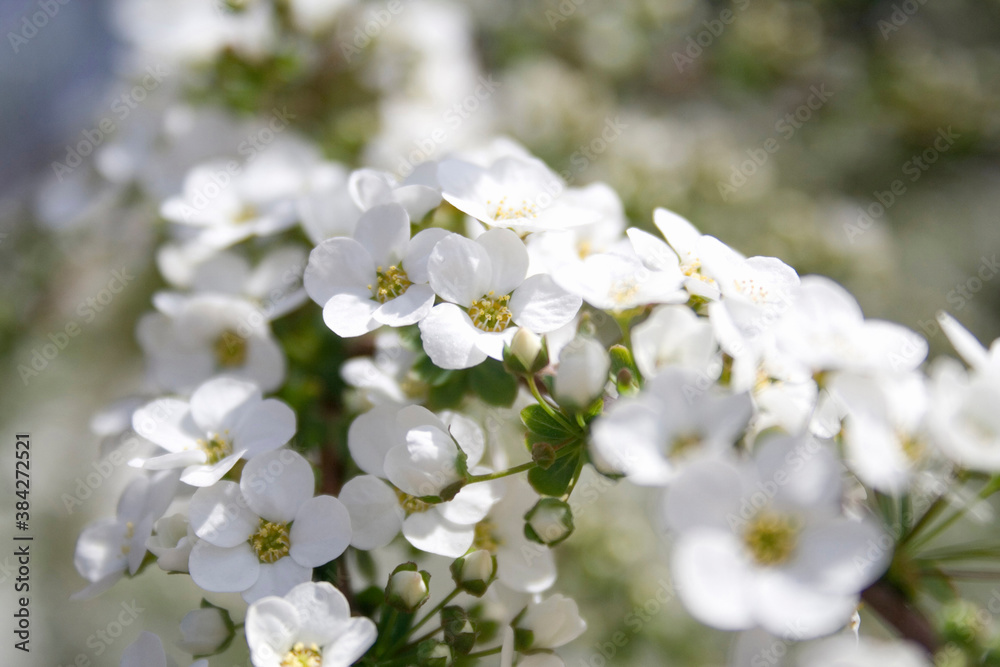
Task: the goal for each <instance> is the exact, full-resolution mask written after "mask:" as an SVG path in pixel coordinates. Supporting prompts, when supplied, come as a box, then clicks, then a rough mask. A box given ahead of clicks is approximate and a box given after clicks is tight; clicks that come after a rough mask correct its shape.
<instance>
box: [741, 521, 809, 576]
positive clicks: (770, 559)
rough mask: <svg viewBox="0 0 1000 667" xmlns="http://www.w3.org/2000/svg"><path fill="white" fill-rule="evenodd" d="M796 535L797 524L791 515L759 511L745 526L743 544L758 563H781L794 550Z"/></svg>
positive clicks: (767, 564)
mask: <svg viewBox="0 0 1000 667" xmlns="http://www.w3.org/2000/svg"><path fill="white" fill-rule="evenodd" d="M798 535H799V529H798V526H796V522H795V521H794V520H793V519H792V518H791V517H788V516H782V515H780V514H771V513H761V514H759V515H758V516H755V517H754V518H753V519H752V520H751V521H750V524H749V525H748V526H747V528H746V532H745V533H744V534H743V544H744V545H746V547H747V549H748V550H749V551H750V555H751V556H752V557H753V559H754V561H756V563H757V564H758V565H764V566H770V565H781V564H782V563H785V562H787V561H788V559H789V558H790V557H791V555H792V552H793V551H795V546H796V543H797V541H798Z"/></svg>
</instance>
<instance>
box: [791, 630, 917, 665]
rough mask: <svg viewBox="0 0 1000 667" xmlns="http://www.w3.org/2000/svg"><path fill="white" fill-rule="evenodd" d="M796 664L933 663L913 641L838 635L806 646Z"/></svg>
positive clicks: (800, 652)
mask: <svg viewBox="0 0 1000 667" xmlns="http://www.w3.org/2000/svg"><path fill="white" fill-rule="evenodd" d="M796 664H797V665H799V666H800V667H846V666H847V665H850V667H931V665H932V664H933V663H932V662H931V660H930V658H928V656H927V654H926V653H925V652H924V651H922V650H921V649H920V647H919V646H917V645H916V644H913V643H911V642H903V641H885V640H880V639H873V638H871V637H862V638H861V639H860V640H855V639H854V638H853V637H835V638H833V639H825V640H823V641H819V642H815V643H813V644H810V645H808V646H806V647H805V648H803V649H802V650H801V651H799V654H798V660H797V662H796Z"/></svg>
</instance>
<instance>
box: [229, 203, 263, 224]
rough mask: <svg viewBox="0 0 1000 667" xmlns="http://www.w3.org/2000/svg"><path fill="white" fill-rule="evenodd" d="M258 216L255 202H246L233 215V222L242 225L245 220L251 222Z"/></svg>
mask: <svg viewBox="0 0 1000 667" xmlns="http://www.w3.org/2000/svg"><path fill="white" fill-rule="evenodd" d="M256 217H257V207H256V206H254V205H253V204H244V205H243V206H242V207H240V210H239V211H237V212H236V215H234V216H233V223H234V224H237V225H242V224H243V223H245V222H250V221H251V220H253V219H254V218H256Z"/></svg>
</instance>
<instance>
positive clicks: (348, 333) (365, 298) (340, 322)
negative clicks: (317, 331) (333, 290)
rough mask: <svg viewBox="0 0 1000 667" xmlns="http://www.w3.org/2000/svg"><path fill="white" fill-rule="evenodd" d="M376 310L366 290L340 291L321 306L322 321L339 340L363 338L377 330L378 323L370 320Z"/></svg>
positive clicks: (374, 302)
mask: <svg viewBox="0 0 1000 667" xmlns="http://www.w3.org/2000/svg"><path fill="white" fill-rule="evenodd" d="M378 308H379V303H378V302H377V301H374V300H373V299H372V297H371V291H370V290H368V289H367V288H364V289H362V288H357V289H352V290H350V291H342V292H340V293H338V294H335V295H334V296H332V297H331V298H330V300H329V301H327V302H326V304H325V305H324V306H323V321H324V322H326V326H328V327H330V330H331V331H333V333H335V334H337V335H338V336H340V337H341V338H354V337H355V336H363V335H364V334H366V333H368V332H369V331H374V330H375V329H377V328H378V326H379V323H378V321H377V320H375V319H373V318H372V316H373V315H374V314H375V311H376V310H378Z"/></svg>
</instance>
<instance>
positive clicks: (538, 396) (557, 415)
mask: <svg viewBox="0 0 1000 667" xmlns="http://www.w3.org/2000/svg"><path fill="white" fill-rule="evenodd" d="M527 381H528V389H530V390H531V395H532V396H534V397H535V400H536V401H537V402H538V404H539V405H540V406H542V409H543V410H545V412H546V414H548V415H549V416H550V417H552V418H553V419H555V420H556V421H557V422H559V423H560V424H561V425H562V426H563V428H565V429H566V430H567V431H569V432H570V433H572V432H574V431H576V430H577V428H576V426H575V425H573V424H571V423H570V422H569V421H568V420H567V419H566V418H565V417H563V415H562V413H561V412H558V411H557V410H555V409H554V408H553V407H552V404H551V403H549V402H548V401H547V400H545V398H543V397H542V393H541V392H540V391H539V390H538V382H536V381H535V377H534V376H533V375H529V376H528V377H527Z"/></svg>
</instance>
